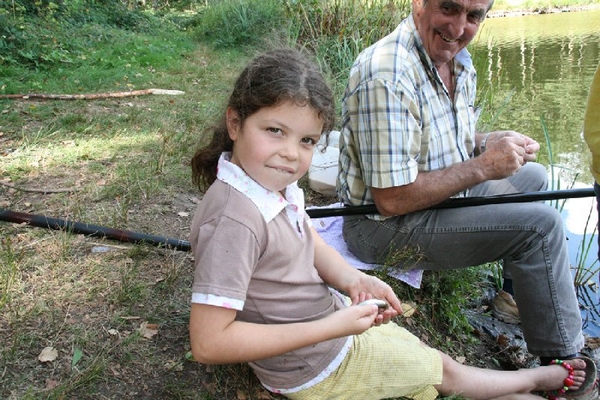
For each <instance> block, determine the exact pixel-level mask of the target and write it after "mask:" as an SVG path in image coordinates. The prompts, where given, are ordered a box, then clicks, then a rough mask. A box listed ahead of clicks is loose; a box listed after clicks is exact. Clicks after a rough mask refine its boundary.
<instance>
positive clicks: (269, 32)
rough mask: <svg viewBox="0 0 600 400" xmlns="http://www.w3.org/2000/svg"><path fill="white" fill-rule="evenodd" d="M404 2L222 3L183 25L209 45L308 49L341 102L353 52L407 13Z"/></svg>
mask: <svg viewBox="0 0 600 400" xmlns="http://www.w3.org/2000/svg"><path fill="white" fill-rule="evenodd" d="M409 10H410V2H409V1H407V0H331V1H322V0H225V1H218V2H216V1H215V2H211V3H209V4H208V5H207V7H206V8H205V9H204V10H202V11H201V12H200V13H198V14H197V15H196V16H195V17H193V18H192V19H190V20H189V21H187V22H186V23H185V24H184V26H185V27H186V28H189V29H192V30H193V31H194V32H195V34H196V35H197V37H198V38H199V40H201V41H205V42H207V43H209V44H211V45H213V46H214V47H219V48H223V47H226V48H233V47H253V46H259V45H263V44H264V43H265V42H266V41H269V42H280V43H288V44H297V45H298V46H301V47H305V48H308V49H310V50H312V51H313V52H314V54H315V56H316V59H317V60H319V62H320V63H321V67H322V69H323V70H324V71H326V72H327V73H328V74H329V75H330V79H329V80H330V82H331V84H332V86H333V89H334V93H336V97H337V98H341V93H342V92H343V87H344V85H345V82H346V79H347V75H348V72H349V70H350V67H351V65H352V63H353V61H354V60H355V59H356V57H357V56H358V54H359V52H360V51H362V50H364V49H365V48H366V47H368V46H370V45H371V44H373V43H375V42H376V41H377V40H379V39H380V38H382V37H383V36H385V35H387V34H389V33H390V32H391V31H393V30H394V28H395V27H396V26H397V24H398V23H399V22H400V20H401V19H402V18H404V17H406V16H407V15H408V12H409Z"/></svg>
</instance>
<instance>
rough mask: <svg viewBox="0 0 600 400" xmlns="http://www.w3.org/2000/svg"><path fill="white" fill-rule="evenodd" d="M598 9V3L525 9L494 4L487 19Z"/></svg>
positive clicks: (517, 6)
mask: <svg viewBox="0 0 600 400" xmlns="http://www.w3.org/2000/svg"><path fill="white" fill-rule="evenodd" d="M520 3H522V2H520ZM597 9H600V3H598V4H586V5H573V6H569V5H564V6H546V5H544V6H541V5H540V6H533V7H531V6H530V7H526V6H525V4H523V6H522V7H521V6H519V5H518V4H517V5H515V4H514V3H513V4H512V5H511V4H503V3H496V5H495V6H494V8H492V10H491V11H490V12H489V13H488V15H487V16H488V18H502V17H517V16H522V15H533V14H540V15H541V14H554V13H563V12H577V11H589V10H597Z"/></svg>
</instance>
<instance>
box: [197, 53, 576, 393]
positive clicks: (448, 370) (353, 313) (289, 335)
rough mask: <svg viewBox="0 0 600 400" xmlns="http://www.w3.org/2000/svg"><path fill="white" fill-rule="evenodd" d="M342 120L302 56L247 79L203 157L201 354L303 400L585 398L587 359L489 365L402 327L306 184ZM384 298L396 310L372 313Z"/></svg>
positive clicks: (268, 58) (381, 287) (259, 63)
mask: <svg viewBox="0 0 600 400" xmlns="http://www.w3.org/2000/svg"><path fill="white" fill-rule="evenodd" d="M334 113H335V107H334V101H333V98H332V94H331V91H330V89H329V88H328V85H327V83H326V82H325V80H324V78H323V76H322V75H321V73H320V72H319V70H318V68H317V67H316V66H315V65H314V64H313V63H312V62H309V61H308V60H307V58H306V57H305V56H304V55H303V54H302V53H300V52H297V51H294V50H275V51H271V52H267V53H265V54H262V55H260V56H258V57H256V58H255V59H254V60H252V61H251V62H250V63H249V65H248V66H247V67H246V68H245V69H244V71H243V72H242V73H241V75H240V76H239V77H238V79H237V81H236V83H235V86H234V89H233V93H232V94H231V96H230V98H229V103H228V105H227V109H226V110H225V113H224V116H223V118H222V121H221V122H220V125H218V126H217V127H216V128H215V129H214V132H213V135H212V140H211V142H210V143H209V144H208V145H206V146H205V147H204V148H202V149H200V150H199V151H198V152H197V153H196V154H195V155H194V158H193V160H192V168H193V178H194V182H195V183H196V184H198V186H199V187H200V189H201V190H202V189H205V188H206V187H208V186H210V187H209V188H208V190H207V191H206V193H205V194H204V198H203V200H202V202H201V204H200V205H199V207H198V210H197V212H196V214H195V217H194V221H193V224H192V233H191V243H192V249H193V253H194V259H195V268H196V269H195V274H194V284H193V289H192V291H193V294H192V307H191V315H190V340H191V346H192V352H193V355H194V358H195V359H196V360H197V361H199V362H202V363H206V364H225V363H239V362H248V363H249V364H250V366H251V367H252V368H253V370H254V371H255V373H256V375H257V376H258V378H259V379H260V381H261V382H262V384H263V385H264V386H265V387H266V388H267V389H268V390H270V391H272V392H275V393H281V394H284V395H285V396H287V397H289V398H291V399H311V400H312V399H334V398H336V399H342V398H343V399H360V400H364V399H381V398H389V397H400V396H407V397H412V398H416V399H434V398H435V397H436V396H437V394H438V392H439V393H441V394H444V395H451V394H460V395H462V396H465V397H467V398H473V399H484V398H485V399H487V398H502V396H505V395H511V396H510V397H505V398H511V399H515V398H522V399H527V398H539V397H538V396H535V395H533V394H531V393H530V392H531V391H534V390H535V391H538V390H541V391H546V390H555V389H560V388H563V386H565V385H566V386H567V387H568V390H567V394H570V393H575V391H576V390H578V389H580V388H581V386H582V384H583V383H584V380H585V379H584V378H585V368H586V363H585V361H583V360H582V359H576V360H569V361H564V362H563V361H557V364H559V365H551V366H546V367H540V368H536V369H528V370H519V371H495V370H484V369H478V368H474V367H468V366H464V365H461V364H459V363H458V362H455V361H453V360H452V359H451V358H450V357H449V356H447V355H445V354H443V353H441V352H439V351H437V350H434V349H432V348H429V347H427V346H425V345H424V344H422V343H420V341H419V339H417V338H416V337H415V336H413V335H412V334H410V333H409V332H408V331H406V330H405V329H403V328H401V327H399V326H398V325H397V324H395V323H389V322H390V319H391V318H393V317H395V316H397V315H398V313H401V303H400V301H399V300H398V298H397V297H396V295H395V294H394V292H393V290H392V289H391V287H390V286H389V285H387V284H386V283H384V282H383V281H381V280H379V279H377V278H375V277H373V276H370V275H367V274H365V273H363V272H361V271H359V270H357V269H354V268H353V267H351V266H350V265H349V264H348V263H346V262H345V260H344V259H343V258H342V257H341V255H340V254H339V253H337V252H336V251H335V250H334V249H333V248H331V247H329V246H328V245H327V244H326V243H325V242H324V241H323V240H322V239H321V238H320V237H319V236H318V234H317V233H316V231H315V230H314V229H313V228H312V227H311V223H310V220H309V218H308V216H307V215H306V213H305V211H304V198H303V193H302V190H301V189H299V188H298V186H297V181H298V179H299V178H300V177H302V176H303V175H304V174H305V173H306V172H307V170H308V168H309V166H310V163H311V159H312V155H313V150H314V148H315V144H316V143H317V141H318V140H319V139H320V137H321V135H326V134H327V132H329V131H330V130H331V129H332V128H333V124H334ZM332 288H336V289H337V290H339V292H338V291H336V290H334V289H332ZM341 293H344V294H345V295H342V294H341ZM346 296H347V297H346ZM372 298H377V299H383V300H385V301H386V302H387V303H388V304H389V307H388V308H387V309H385V310H384V309H379V308H378V306H377V305H370V304H366V305H359V303H361V302H363V301H365V300H367V299H372Z"/></svg>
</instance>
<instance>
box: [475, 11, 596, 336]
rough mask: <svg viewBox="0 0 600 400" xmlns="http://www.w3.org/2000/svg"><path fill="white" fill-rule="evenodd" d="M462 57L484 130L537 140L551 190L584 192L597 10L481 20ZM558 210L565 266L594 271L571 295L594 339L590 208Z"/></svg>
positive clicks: (567, 205)
mask: <svg viewBox="0 0 600 400" xmlns="http://www.w3.org/2000/svg"><path fill="white" fill-rule="evenodd" d="M469 50H470V51H471V53H472V54H473V56H474V59H475V62H476V66H477V70H478V74H479V86H480V88H481V90H480V93H481V92H483V91H485V90H487V89H489V93H492V95H491V96H486V98H487V99H488V100H487V101H488V103H487V104H488V105H487V106H486V107H488V109H489V110H494V111H493V112H492V113H491V114H489V115H491V117H490V119H491V122H488V123H489V124H490V126H486V127H483V128H488V129H489V128H490V127H493V128H494V129H512V130H516V131H519V132H522V133H525V134H527V135H528V136H531V137H532V138H534V139H536V140H537V141H538V142H539V143H540V145H541V147H542V150H541V151H540V153H539V156H538V160H539V161H540V162H541V163H542V164H544V165H547V166H548V171H549V176H550V178H551V180H552V181H553V182H555V184H554V186H555V188H563V189H564V188H568V187H571V186H573V187H575V188H579V187H590V186H591V185H592V183H593V178H592V176H591V174H590V172H589V169H588V164H589V160H590V156H589V151H588V149H587V147H586V145H585V142H584V141H583V139H582V137H581V130H582V124H583V115H584V112H585V107H586V101H587V95H588V91H589V87H590V84H591V81H592V77H593V74H594V71H595V70H596V67H597V66H598V65H599V64H600V9H597V10H590V11H578V12H568V13H557V14H544V15H528V16H515V17H503V18H488V19H487V20H486V21H485V22H484V24H483V26H482V27H481V29H480V32H479V35H478V37H477V38H476V39H475V40H474V41H473V43H472V44H471V46H470V48H469ZM486 88H487V89H486ZM598 112H600V105H599V111H598ZM544 124H545V125H544ZM544 126H545V129H544ZM545 132H546V134H545ZM547 143H549V145H548V144H547ZM551 165H552V166H553V167H551ZM561 206H562V211H561V212H562V215H563V218H564V220H565V226H566V230H567V237H568V243H569V251H570V257H571V264H572V265H574V266H577V265H582V266H584V267H585V268H587V269H588V270H592V271H595V273H594V274H587V275H589V279H585V281H586V282H588V283H591V284H592V286H591V287H590V286H581V287H578V292H579V293H578V295H579V298H580V304H581V307H582V316H583V318H584V331H585V333H586V334H589V335H590V336H596V337H598V336H600V315H599V309H600V301H599V299H598V292H597V287H598V272H597V270H598V268H599V266H598V261H597V248H598V247H597V241H596V240H595V237H594V235H595V234H596V232H595V229H594V228H595V226H596V221H597V220H596V218H597V217H596V212H595V210H594V209H593V207H595V200H594V199H593V198H584V199H570V200H567V201H566V202H564V204H561ZM591 211H592V212H591ZM594 285H595V286H594ZM594 288H595V289H594Z"/></svg>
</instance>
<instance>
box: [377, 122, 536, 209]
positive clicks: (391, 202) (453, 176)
mask: <svg viewBox="0 0 600 400" xmlns="http://www.w3.org/2000/svg"><path fill="white" fill-rule="evenodd" d="M527 145H528V139H527V138H526V137H518V136H515V135H501V133H500V132H498V134H496V133H494V136H490V138H488V143H487V145H486V151H485V152H484V153H483V154H481V155H480V156H478V157H475V158H472V159H469V160H467V161H464V162H462V163H459V164H455V165H453V166H451V167H449V168H446V169H443V170H439V171H431V172H419V174H418V175H417V179H416V180H415V181H414V182H413V183H411V184H408V185H403V186H395V187H390V188H382V189H380V188H373V187H372V188H371V192H372V194H373V199H374V201H375V205H376V206H377V210H378V211H379V213H380V214H381V215H384V216H392V215H404V214H408V213H411V212H414V211H419V210H423V209H426V208H429V207H431V206H434V205H436V204H439V203H441V202H442V201H444V200H446V199H448V198H450V197H452V196H453V195H455V194H457V193H459V192H461V191H463V190H466V189H468V188H470V187H473V186H475V185H477V184H479V183H482V182H485V181H487V180H493V179H503V178H506V177H509V176H511V175H513V174H514V173H516V172H517V171H518V170H519V168H521V166H522V165H523V164H524V163H525V162H526V161H529V160H531V155H530V154H529V153H528V151H527ZM533 158H535V155H534V156H533Z"/></svg>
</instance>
